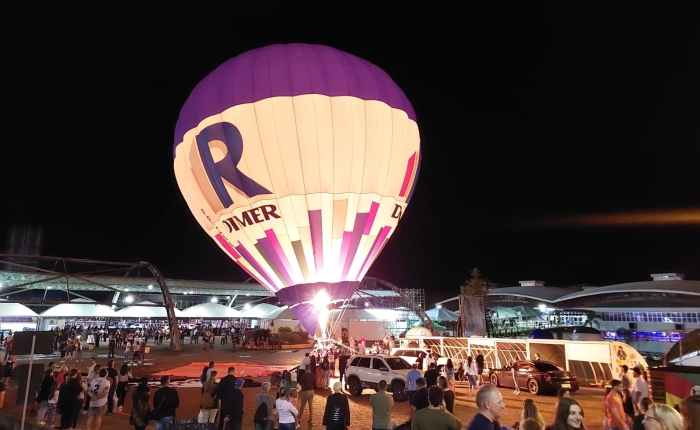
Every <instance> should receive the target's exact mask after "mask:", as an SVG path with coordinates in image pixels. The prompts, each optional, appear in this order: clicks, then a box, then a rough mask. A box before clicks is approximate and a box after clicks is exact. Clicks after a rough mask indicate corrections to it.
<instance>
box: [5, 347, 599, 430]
mask: <svg viewBox="0 0 700 430" xmlns="http://www.w3.org/2000/svg"><path fill="white" fill-rule="evenodd" d="M304 352H308V350H301V351H290V350H241V349H238V350H237V351H236V352H233V350H232V348H231V346H230V344H229V345H226V346H223V347H222V346H219V345H216V348H215V349H214V350H213V351H203V350H202V346H201V344H199V345H196V344H194V345H190V344H183V349H182V351H171V350H169V349H167V347H166V346H153V347H152V349H151V354H149V355H148V356H147V359H146V364H145V365H134V366H132V368H131V369H132V374H133V376H134V377H135V378H140V377H143V376H146V377H149V378H153V382H155V379H156V375H162V374H171V375H173V379H174V380H177V381H179V386H178V384H174V386H175V387H176V389H177V390H178V392H179V394H180V407H179V408H178V410H177V419H196V417H197V413H198V412H199V398H200V395H199V394H200V388H199V387H200V385H199V384H198V381H197V380H196V379H197V378H196V376H195V377H189V378H188V377H186V376H185V375H182V374H184V373H189V374H191V373H192V371H189V372H188V371H187V369H194V368H196V367H198V368H199V370H200V371H201V367H200V366H199V365H192V363H206V362H208V361H214V362H216V363H217V365H216V369H217V370H218V371H219V375H221V376H223V375H224V374H225V373H226V367H228V365H229V363H234V366H236V364H238V366H237V373H239V372H240V370H239V369H250V371H251V373H256V372H257V373H260V372H261V371H262V370H261V367H259V365H262V366H263V367H262V369H265V368H269V369H270V370H274V369H282V368H292V367H294V366H297V365H298V364H299V362H300V361H301V358H302V356H303V355H304ZM84 355H85V358H84V360H83V361H82V362H78V363H75V362H74V361H70V362H68V363H67V364H68V365H69V367H77V368H78V369H80V370H81V371H83V372H86V371H87V368H88V367H89V365H90V359H89V357H91V356H96V357H97V362H98V363H100V364H102V365H106V363H107V360H108V358H107V349H106V348H98V349H95V350H91V351H85V354H84ZM49 361H54V362H56V363H58V362H59V358H58V356H55V357H41V360H38V361H37V362H39V363H48V362H49ZM115 361H116V365H115V367H117V368H118V367H119V366H121V364H122V362H123V358H122V357H120V356H117V357H116V358H115ZM19 364H22V363H19ZM220 364H221V365H220ZM195 366H196V367H195ZM224 366H225V367H224ZM240 376H241V377H243V378H246V377H252V379H254V380H256V381H258V382H264V381H269V377H266V376H263V377H259V376H258V375H255V374H251V375H246V374H245V373H243V374H240ZM259 392H260V389H259V388H257V387H251V388H244V389H243V393H244V396H245V417H244V420H243V428H244V429H245V430H253V429H254V426H253V423H252V420H253V415H254V414H255V396H256V395H257V394H258V393H259ZM372 392H373V391H372V390H366V391H365V392H364V394H363V395H362V396H360V397H352V396H350V397H349V399H350V411H351V423H352V424H351V426H350V428H351V429H360V430H365V429H371V424H372V423H371V413H370V412H371V408H370V406H369V396H370V394H371V393H372ZM151 393H153V389H151ZM501 393H502V394H503V397H504V401H505V404H506V406H507V409H506V411H505V413H504V416H503V417H502V418H501V425H503V426H511V425H513V423H515V422H516V421H518V420H519V416H520V410H521V409H522V402H523V400H524V399H527V398H533V399H535V401H536V402H537V404H538V405H539V407H540V411H541V412H542V415H543V416H544V418H545V421H546V422H547V423H548V424H549V423H551V422H553V420H554V406H555V403H556V397H553V396H532V395H530V394H525V393H523V394H521V395H519V396H516V395H514V394H513V392H512V391H510V390H505V389H501ZM328 394H330V392H329V391H327V390H316V396H314V412H313V424H307V423H306V420H307V413H308V411H306V413H305V414H304V417H303V424H302V429H304V430H321V429H322V426H321V420H322V416H323V410H324V407H325V399H326V396H327V395H328ZM21 395H22V396H23V395H24V393H22V394H21ZM16 396H17V381H15V380H12V381H11V382H10V387H9V389H8V391H7V394H6V398H5V406H4V407H3V409H2V410H1V412H2V413H3V414H10V415H12V416H15V417H18V418H21V416H22V410H21V406H15V399H16ZM602 396H603V391H602V390H600V389H596V388H583V389H581V390H580V391H579V392H577V393H575V394H574V398H575V399H576V400H578V401H579V403H581V405H582V407H583V409H584V411H585V421H584V422H585V425H586V428H587V429H588V430H599V429H602V420H603V412H602V409H603V398H602ZM130 410H131V396H130V394H128V395H127V400H126V403H125V405H124V409H123V411H122V412H115V413H114V414H112V415H109V416H107V417H105V418H104V419H103V421H102V430H123V429H129V428H133V427H132V426H129V423H128V422H129V411H130ZM408 413H409V405H408V403H407V402H403V403H396V405H395V406H394V410H393V414H392V417H393V419H394V420H396V421H397V422H399V423H401V422H404V421H406V420H407V419H408ZM475 414H476V407H475V404H474V396H470V395H469V390H468V388H467V385H466V384H458V386H457V390H456V402H455V415H456V416H457V417H458V418H459V419H461V420H462V422H463V424H464V426H465V427H466V424H467V422H468V420H469V419H471V417H473V416H474V415H475ZM27 417H28V419H27V422H28V423H29V424H34V423H35V422H36V420H35V416H34V415H33V414H29V413H28V414H27ZM86 419H87V418H86V415H81V416H80V421H79V423H78V428H80V429H85V428H86ZM26 428H27V429H30V430H33V429H34V427H32V426H27V427H26ZM37 428H42V427H37ZM44 428H45V427H44ZM148 428H149V429H151V428H152V429H154V428H155V425H153V424H152V425H151V426H149V427H148Z"/></svg>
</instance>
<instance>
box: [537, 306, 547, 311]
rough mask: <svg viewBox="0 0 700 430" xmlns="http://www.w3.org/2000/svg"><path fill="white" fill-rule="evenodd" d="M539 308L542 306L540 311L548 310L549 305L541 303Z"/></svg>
mask: <svg viewBox="0 0 700 430" xmlns="http://www.w3.org/2000/svg"><path fill="white" fill-rule="evenodd" d="M539 308H540V312H544V311H546V310H547V305H540V306H539Z"/></svg>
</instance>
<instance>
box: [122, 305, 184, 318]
mask: <svg viewBox="0 0 700 430" xmlns="http://www.w3.org/2000/svg"><path fill="white" fill-rule="evenodd" d="M140 304H142V305H153V304H155V303H153V302H140ZM115 316H116V317H119V318H167V317H168V313H167V312H166V311H165V307H160V306H139V305H138V304H137V305H134V306H127V307H125V308H124V309H121V310H119V311H117V312H116V314H115ZM175 316H176V317H184V315H183V314H182V311H181V310H180V309H175Z"/></svg>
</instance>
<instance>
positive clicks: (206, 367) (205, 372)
mask: <svg viewBox="0 0 700 430" xmlns="http://www.w3.org/2000/svg"><path fill="white" fill-rule="evenodd" d="M207 370H209V366H204V369H202V376H200V377H199V382H201V383H202V384H203V383H205V382H207Z"/></svg>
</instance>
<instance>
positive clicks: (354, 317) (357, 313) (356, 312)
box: [328, 307, 381, 321]
mask: <svg viewBox="0 0 700 430" xmlns="http://www.w3.org/2000/svg"><path fill="white" fill-rule="evenodd" d="M341 312H342V315H341ZM339 317H340V320H342V321H358V320H369V321H374V320H379V319H381V318H378V317H377V316H376V315H374V314H373V313H371V312H369V311H368V310H365V309H359V308H357V307H347V308H346V309H345V311H342V310H341V309H332V310H331V311H330V312H328V318H330V319H332V320H337V319H338V318H339Z"/></svg>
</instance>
